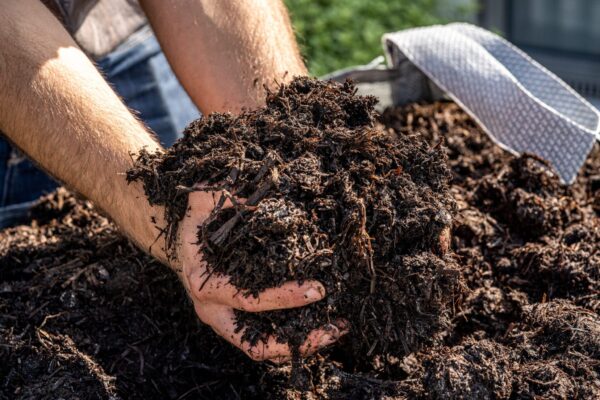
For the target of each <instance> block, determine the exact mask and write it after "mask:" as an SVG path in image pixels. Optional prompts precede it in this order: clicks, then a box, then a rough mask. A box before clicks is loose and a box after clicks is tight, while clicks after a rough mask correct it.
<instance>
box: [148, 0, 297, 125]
mask: <svg viewBox="0 0 600 400" xmlns="http://www.w3.org/2000/svg"><path fill="white" fill-rule="evenodd" d="M140 4H141V5H142V7H143V8H144V10H145V12H146V14H147V15H148V18H149V20H150V22H151V24H152V27H153V28H154V31H155V33H156V35H157V37H158V40H159V41H160V43H161V45H162V47H163V51H164V52H165V54H166V56H167V58H168V60H169V62H170V64H171V66H172V67H173V69H174V71H175V73H176V74H177V76H178V78H179V80H180V81H181V82H182V84H183V86H184V87H185V89H186V90H187V92H188V93H189V94H190V96H191V98H192V99H193V100H194V102H195V103H196V105H197V106H198V107H199V108H200V109H201V110H202V112H204V113H209V112H213V111H231V112H238V111H239V110H240V109H241V108H244V107H246V108H253V107H257V106H259V105H261V104H262V103H263V102H264V89H263V85H264V84H266V85H272V84H273V83H274V82H275V81H278V82H282V81H284V80H286V79H290V78H291V77H292V76H295V75H305V74H306V67H305V66H304V63H303V62H302V59H301V57H300V54H299V52H298V48H297V45H296V41H295V39H294V34H293V32H292V29H291V26H290V21H289V17H288V15H287V11H286V9H285V7H284V5H283V4H282V2H281V0H231V1H230V0H227V1H221V0H218V1H217V0H141V1H140Z"/></svg>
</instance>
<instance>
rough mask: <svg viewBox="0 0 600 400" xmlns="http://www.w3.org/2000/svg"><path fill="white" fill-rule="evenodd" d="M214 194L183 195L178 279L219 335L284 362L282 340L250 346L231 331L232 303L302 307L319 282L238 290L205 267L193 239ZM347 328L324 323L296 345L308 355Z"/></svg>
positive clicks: (313, 297) (314, 296) (319, 294)
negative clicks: (184, 208)
mask: <svg viewBox="0 0 600 400" xmlns="http://www.w3.org/2000/svg"><path fill="white" fill-rule="evenodd" d="M219 197H220V194H216V193H213V192H192V193H190V194H189V198H188V211H187V213H186V216H185V217H184V219H183V220H182V221H181V223H180V226H179V243H178V246H179V249H178V259H179V262H180V264H181V265H180V270H181V279H182V281H183V284H184V286H185V288H186V289H187V291H188V294H189V296H190V298H191V299H192V302H193V304H194V309H195V311H196V314H197V315H198V317H199V318H200V320H202V322H204V323H206V324H208V325H210V326H211V327H212V329H213V330H214V331H215V332H217V333H218V334H219V335H220V336H222V337H223V338H224V339H226V340H227V341H229V342H230V343H232V344H233V345H234V346H236V347H238V348H239V349H241V350H242V351H243V352H244V353H246V354H247V355H248V356H249V357H250V358H252V359H253V360H255V361H263V360H271V361H275V362H284V361H287V360H289V359H290V358H291V353H290V348H289V346H288V345H287V344H282V343H277V341H276V339H275V338H274V337H270V338H268V340H267V341H266V343H263V342H259V343H258V344H257V345H256V346H254V347H252V346H250V344H249V343H248V342H243V341H242V339H241V338H242V335H243V332H237V333H236V332H235V330H236V323H235V321H236V317H235V314H234V309H237V310H242V311H246V312H261V311H269V310H280V309H286V308H295V307H302V306H304V305H307V304H310V303H313V302H315V301H319V300H321V299H322V298H323V297H324V296H325V288H324V287H323V285H322V284H321V283H319V282H317V281H306V282H304V283H303V284H302V285H299V284H298V283H297V282H288V283H285V284H283V285H282V286H280V287H277V288H271V289H266V290H264V291H263V292H261V293H260V294H259V296H258V297H253V296H247V297H246V296H244V294H243V293H242V292H241V291H240V290H239V289H238V288H236V287H235V286H233V285H232V284H230V283H229V277H227V276H223V275H216V274H208V273H207V265H206V262H205V261H203V260H202V254H201V249H200V247H199V246H198V244H197V242H198V239H197V231H198V226H199V225H201V224H202V223H203V222H204V221H205V220H206V219H207V218H208V217H209V216H210V213H211V211H212V210H213V208H214V205H215V199H218V198H219ZM345 333H347V329H346V328H344V327H338V326H335V325H333V324H329V325H328V326H325V327H323V328H321V329H317V330H314V331H312V332H311V333H310V334H309V335H308V337H307V339H306V341H305V342H304V344H303V345H302V346H301V347H300V352H301V354H302V355H305V356H306V355H309V354H312V353H314V352H316V351H317V350H319V349H320V348H322V347H325V346H328V345H330V344H332V343H334V342H335V341H336V340H337V339H338V338H339V337H340V336H341V335H343V334H345Z"/></svg>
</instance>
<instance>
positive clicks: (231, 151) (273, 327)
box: [127, 77, 462, 363]
mask: <svg viewBox="0 0 600 400" xmlns="http://www.w3.org/2000/svg"><path fill="white" fill-rule="evenodd" d="M355 91H356V90H355V88H354V86H353V85H352V84H351V83H349V82H347V83H346V84H344V85H340V84H337V83H333V82H323V81H318V80H316V79H310V78H306V77H304V78H296V79H294V80H293V81H292V82H291V83H290V84H288V85H281V86H280V87H279V88H278V90H277V91H276V92H268V93H267V98H266V107H264V108H262V109H259V110H253V111H247V112H244V113H242V114H241V115H239V116H235V117H234V116H231V115H224V114H213V115H210V116H208V117H206V118H202V119H200V120H198V121H196V122H194V123H193V124H191V125H190V126H189V127H188V128H187V129H186V130H185V132H184V137H183V138H182V139H181V140H179V141H178V142H177V143H176V144H175V145H174V146H173V147H172V148H170V149H168V150H167V151H166V152H165V153H156V154H148V153H147V152H144V153H142V154H141V155H140V156H139V158H138V159H137V161H136V165H135V167H134V168H133V169H131V170H130V171H128V175H127V177H128V180H130V181H135V180H140V181H142V182H143V184H144V189H145V191H146V194H147V196H148V198H149V201H150V202H151V203H153V204H160V205H164V206H165V207H166V212H165V217H166V220H167V221H168V226H167V229H166V231H167V239H168V245H170V246H176V244H175V243H174V238H173V232H176V230H177V224H178V222H179V220H180V219H181V218H182V217H183V215H184V214H185V212H186V208H187V203H186V200H185V199H186V195H187V192H188V191H189V190H192V189H189V188H192V187H193V186H194V185H195V184H197V183H200V182H202V185H201V186H202V187H204V188H205V189H204V190H206V187H212V188H213V190H215V191H216V190H219V189H224V190H225V191H226V193H229V194H231V195H232V196H234V197H235V198H247V199H248V201H247V203H246V205H238V206H237V207H234V208H221V207H219V205H217V207H216V209H215V211H214V212H213V213H212V215H211V217H210V218H209V219H208V220H207V221H206V222H205V223H204V224H203V225H202V226H201V227H199V232H198V240H199V244H200V245H201V247H202V249H203V258H204V259H205V260H206V261H207V263H208V266H209V270H210V274H212V273H214V274H225V275H228V276H229V277H230V281H231V283H233V284H234V285H235V286H236V287H238V288H240V289H241V290H242V291H243V293H244V294H245V295H246V296H253V295H257V294H258V292H259V291H261V290H263V289H266V288H269V287H273V286H279V285H281V284H282V283H284V282H286V281H303V280H306V279H317V280H319V281H320V282H322V283H323V284H324V286H325V288H326V290H327V300H326V301H323V302H317V303H314V304H312V305H310V306H307V307H302V308H298V309H291V310H284V311H273V312H263V313H245V312H238V313H237V327H238V329H239V330H242V329H243V330H244V335H243V339H244V340H247V341H248V342H250V343H251V344H256V343H257V342H258V341H265V342H266V340H267V338H268V337H269V336H271V335H274V336H275V337H276V338H277V339H278V340H279V341H281V342H286V343H290V344H291V345H292V346H300V345H301V344H302V343H303V342H304V341H305V339H306V337H307V335H308V333H309V332H310V331H312V330H314V329H316V328H319V327H321V326H324V325H326V324H328V323H331V322H332V321H337V320H340V319H344V320H346V321H348V322H349V327H350V334H349V335H348V336H347V339H346V340H345V341H344V342H347V343H343V344H346V345H347V346H346V347H347V351H348V352H349V354H351V359H352V360H354V361H356V362H357V363H362V362H363V361H365V362H370V361H371V360H372V358H373V357H374V356H379V357H380V358H381V360H386V359H387V357H389V356H394V357H401V356H404V355H406V354H408V353H409V352H412V351H415V350H418V349H419V348H420V347H421V346H422V345H424V344H433V343H435V342H436V341H438V340H439V333H440V332H444V331H446V330H447V328H448V327H449V325H450V319H451V317H452V311H453V310H452V306H453V304H454V303H455V302H456V301H457V300H458V297H459V295H460V294H461V289H462V286H461V284H462V283H461V281H460V279H459V278H460V271H459V268H458V266H457V264H455V263H454V262H453V260H452V259H451V258H450V257H446V256H444V253H445V251H442V249H441V248H440V247H441V246H440V236H442V235H443V232H444V231H445V230H446V231H447V230H449V228H450V224H451V212H452V211H453V207H454V202H453V201H452V197H451V196H450V192H449V186H448V179H449V177H450V171H449V168H448V166H447V161H446V157H445V154H444V151H443V149H442V148H441V147H440V146H435V147H431V146H429V145H428V144H427V143H426V142H425V140H424V139H423V138H422V137H420V136H415V135H400V136H398V135H396V134H395V133H394V132H393V131H391V130H385V129H383V128H382V127H380V126H379V125H377V124H376V112H375V111H374V108H373V106H374V104H375V100H374V99H373V98H371V97H361V96H357V95H355ZM225 196H226V195H225V194H224V195H222V198H221V200H220V201H218V202H217V203H218V204H223V203H224V197H225ZM171 249H172V247H171ZM208 276H209V274H207V278H208ZM382 362H383V361H382Z"/></svg>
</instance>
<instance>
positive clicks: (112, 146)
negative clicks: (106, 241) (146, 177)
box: [0, 0, 164, 260]
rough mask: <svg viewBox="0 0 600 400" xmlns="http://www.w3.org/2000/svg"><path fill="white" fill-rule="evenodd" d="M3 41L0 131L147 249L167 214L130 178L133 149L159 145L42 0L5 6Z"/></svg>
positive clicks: (0, 23) (0, 17)
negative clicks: (154, 224) (152, 221)
mask: <svg viewBox="0 0 600 400" xmlns="http://www.w3.org/2000/svg"><path fill="white" fill-rule="evenodd" d="M0 43H2V46H0V130H1V131H2V132H4V134H5V135H7V136H8V138H9V139H10V140H11V141H12V142H13V143H14V144H15V145H16V146H18V147H19V148H20V149H21V150H23V151H24V152H25V153H26V154H28V155H29V156H30V157H31V158H32V159H33V160H35V161H36V162H37V163H38V164H39V165H40V166H41V167H42V168H44V169H45V170H46V171H48V172H49V173H51V174H52V175H53V176H54V177H56V178H58V179H59V180H61V181H62V182H64V183H65V184H67V186H69V187H70V188H72V189H74V190H75V191H77V192H79V193H81V194H82V195H84V196H85V197H87V198H89V199H91V200H92V201H94V202H95V203H96V204H97V205H98V206H99V207H100V208H102V209H103V210H104V211H105V212H107V213H108V214H109V215H110V216H111V217H112V218H113V219H114V220H115V222H116V223H117V224H118V225H119V226H120V227H121V228H122V229H123V230H124V231H125V233H126V234H128V235H129V236H130V237H131V238H132V239H134V240H135V241H136V242H138V244H139V245H140V246H143V247H145V248H146V249H147V248H148V247H149V246H150V244H151V243H152V241H153V240H154V239H155V238H156V235H157V231H156V230H155V229H154V228H153V227H152V226H151V225H150V217H151V216H155V217H156V218H158V219H159V217H160V215H162V213H160V210H158V209H155V208H152V207H150V206H149V205H148V204H147V202H146V200H145V197H144V196H143V192H142V189H141V188H140V187H138V186H135V185H132V186H128V185H127V183H126V181H125V177H124V175H123V173H124V172H125V171H126V170H127V168H129V167H130V165H131V163H132V160H131V157H130V153H131V152H137V151H139V150H140V149H141V148H143V147H147V148H150V149H158V148H159V146H158V145H157V144H156V142H155V141H154V140H153V138H152V137H151V136H150V134H149V133H148V132H147V131H146V129H145V128H144V127H143V126H142V125H141V124H140V123H139V122H138V121H137V120H136V119H135V118H134V117H133V116H132V115H131V113H130V112H129V110H128V109H127V108H126V107H125V106H124V105H123V103H122V102H121V100H120V99H119V98H118V97H117V95H116V94H115V93H114V92H113V90H112V89H111V88H110V87H109V86H108V84H107V83H106V82H105V80H104V79H103V78H102V76H101V75H100V73H99V72H98V71H97V69H96V68H95V67H94V65H93V64H92V63H91V61H89V59H88V58H87V57H86V56H85V54H84V53H83V52H82V51H81V50H80V49H79V48H78V47H77V45H76V44H75V43H74V42H73V40H72V39H71V37H70V36H69V34H68V33H67V32H66V31H65V30H64V29H63V27H62V26H61V25H60V23H59V22H58V21H57V20H56V19H55V18H54V17H53V16H52V15H51V14H50V12H49V11H48V10H47V9H46V8H45V7H44V6H43V5H42V4H41V3H40V2H39V1H37V0H20V1H18V2H17V1H10V2H5V3H4V4H3V6H2V9H1V10H0ZM159 220H160V219H159ZM160 247H161V246H156V248H155V249H154V251H153V252H154V254H155V255H156V256H158V257H159V258H161V259H163V260H164V254H163V253H162V249H161V248H160Z"/></svg>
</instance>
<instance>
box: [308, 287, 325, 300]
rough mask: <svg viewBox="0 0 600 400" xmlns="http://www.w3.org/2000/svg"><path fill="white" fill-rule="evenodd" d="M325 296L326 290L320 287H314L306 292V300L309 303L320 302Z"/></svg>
mask: <svg viewBox="0 0 600 400" xmlns="http://www.w3.org/2000/svg"><path fill="white" fill-rule="evenodd" d="M324 296H325V289H323V288H322V287H318V286H312V287H311V288H310V289H308V290H307V291H306V292H304V298H305V299H306V300H308V301H318V300H321V299H322V298H323V297H324Z"/></svg>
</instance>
